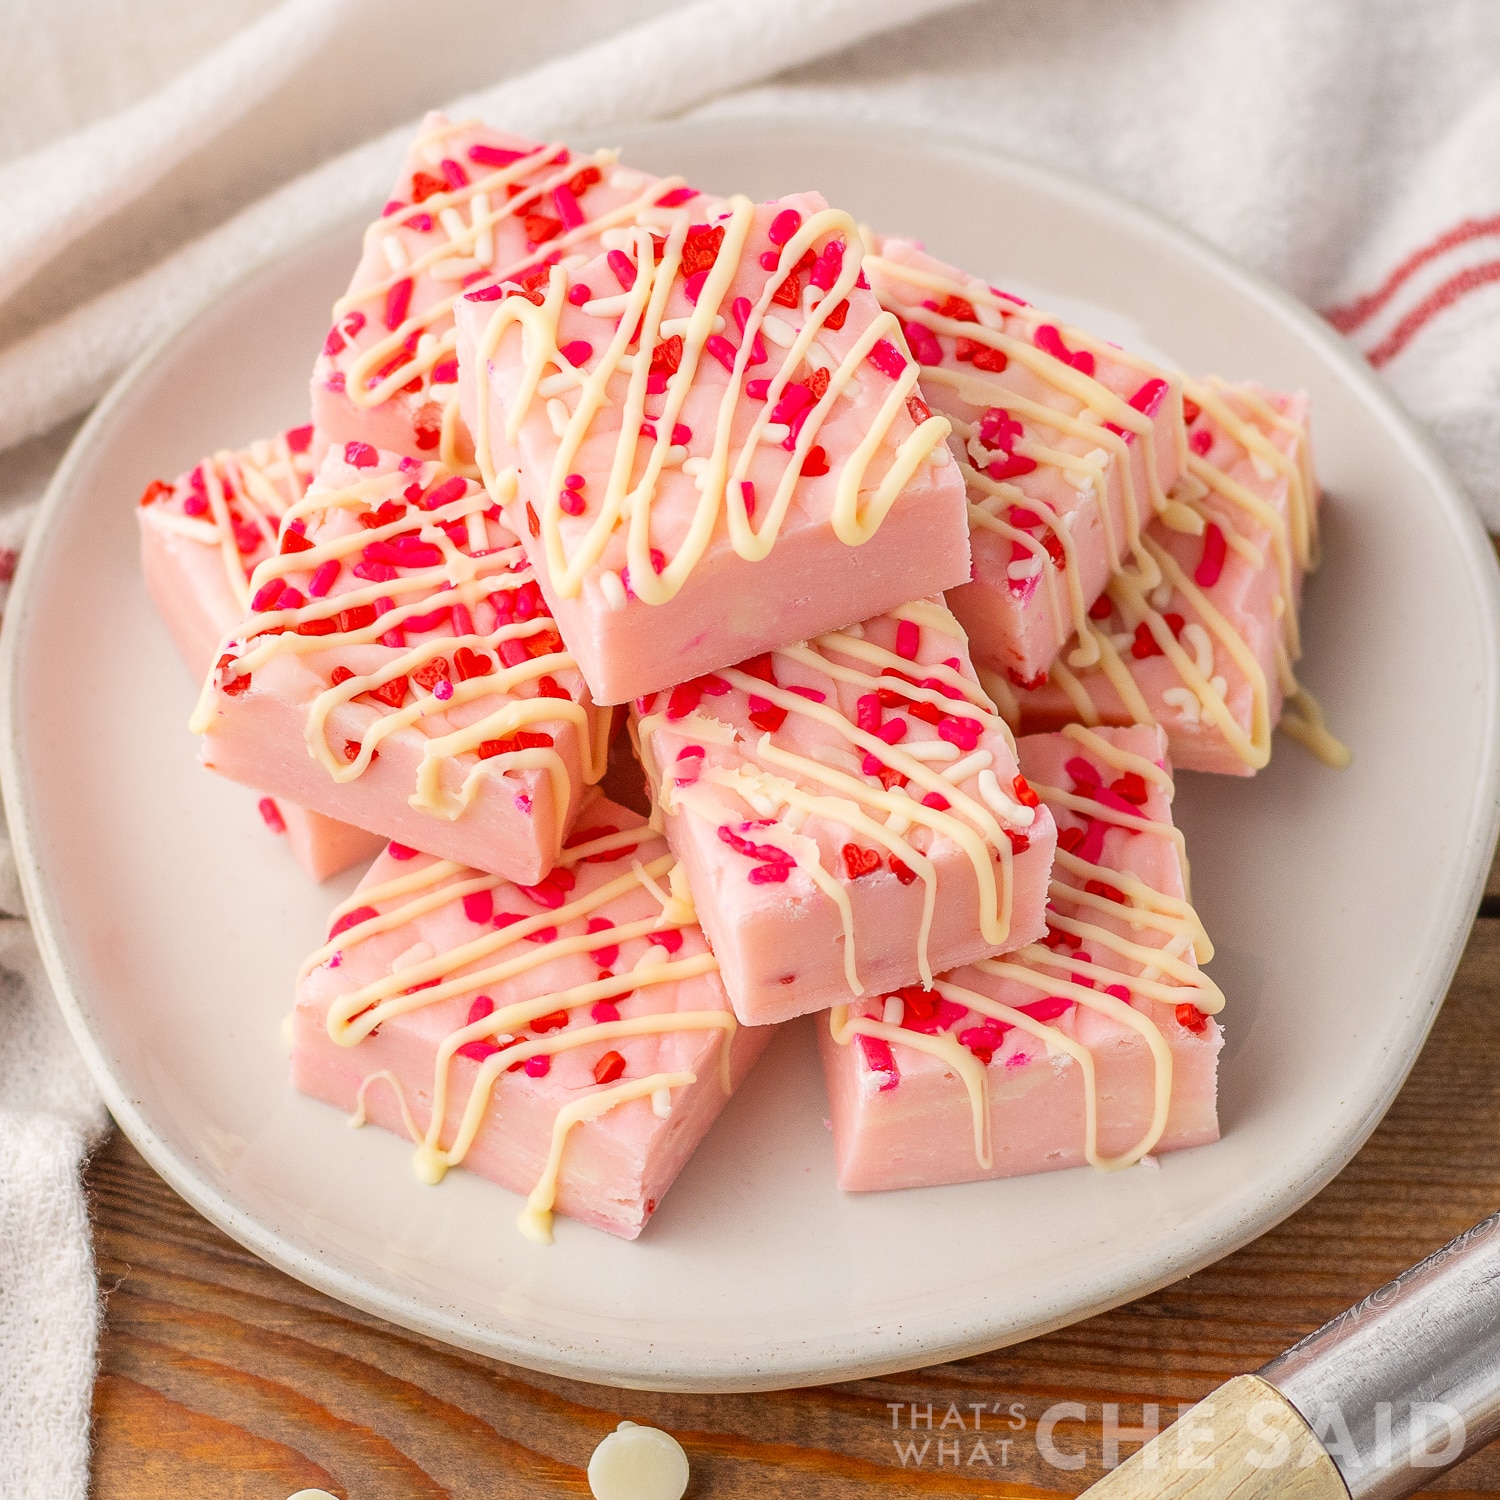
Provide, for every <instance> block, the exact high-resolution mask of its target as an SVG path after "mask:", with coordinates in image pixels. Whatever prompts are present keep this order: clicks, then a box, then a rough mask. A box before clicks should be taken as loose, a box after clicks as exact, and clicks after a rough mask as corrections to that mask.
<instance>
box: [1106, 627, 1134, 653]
mask: <svg viewBox="0 0 1500 1500" xmlns="http://www.w3.org/2000/svg"><path fill="white" fill-rule="evenodd" d="M1109 643H1110V645H1111V646H1113V647H1114V648H1115V650H1116V651H1124V650H1126V649H1127V648H1129V647H1130V646H1133V645H1134V644H1135V636H1134V635H1133V634H1132V633H1131V632H1130V631H1128V630H1122V631H1120V632H1119V634H1117V635H1112V636H1110V638H1109Z"/></svg>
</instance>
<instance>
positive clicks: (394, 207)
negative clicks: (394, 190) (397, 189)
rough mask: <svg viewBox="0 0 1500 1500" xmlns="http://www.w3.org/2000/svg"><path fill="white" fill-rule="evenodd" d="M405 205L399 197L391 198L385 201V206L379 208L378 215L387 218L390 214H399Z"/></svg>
mask: <svg viewBox="0 0 1500 1500" xmlns="http://www.w3.org/2000/svg"><path fill="white" fill-rule="evenodd" d="M405 207H406V205H405V204H404V203H403V202H402V201H401V200H400V199H399V198H391V199H389V200H388V201H387V203H386V205H385V207H384V208H382V209H381V210H380V217H381V218H382V219H388V218H390V216H391V215H392V214H399V213H400V212H401V210H402V209H403V208H405Z"/></svg>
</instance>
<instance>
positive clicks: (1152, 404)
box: [1130, 376, 1171, 417]
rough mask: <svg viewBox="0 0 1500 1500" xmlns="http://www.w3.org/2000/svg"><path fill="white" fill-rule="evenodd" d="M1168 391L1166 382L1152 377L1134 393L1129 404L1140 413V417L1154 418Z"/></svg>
mask: <svg viewBox="0 0 1500 1500" xmlns="http://www.w3.org/2000/svg"><path fill="white" fill-rule="evenodd" d="M1170 389H1171V387H1170V386H1168V384H1167V382H1166V381H1165V380H1163V379H1161V378H1160V376H1157V377H1154V378H1152V379H1151V380H1148V381H1147V382H1146V383H1145V384H1144V385H1143V386H1142V387H1141V388H1140V389H1139V390H1138V391H1137V392H1136V393H1135V395H1133V396H1132V397H1131V398H1130V404H1131V405H1132V406H1133V407H1134V408H1135V409H1136V410H1137V411H1138V412H1140V414H1141V415H1142V416H1144V417H1154V416H1155V415H1156V413H1157V411H1158V410H1159V409H1160V407H1161V403H1162V401H1163V399H1164V398H1165V396H1166V394H1167V392H1168V390H1170Z"/></svg>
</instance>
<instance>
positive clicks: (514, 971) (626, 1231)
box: [292, 797, 769, 1239]
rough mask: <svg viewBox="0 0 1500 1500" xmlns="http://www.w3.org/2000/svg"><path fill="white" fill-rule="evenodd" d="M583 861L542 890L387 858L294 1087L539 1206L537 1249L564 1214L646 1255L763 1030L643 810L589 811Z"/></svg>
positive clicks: (341, 928)
mask: <svg viewBox="0 0 1500 1500" xmlns="http://www.w3.org/2000/svg"><path fill="white" fill-rule="evenodd" d="M569 845H570V847H569V849H568V850H567V852H565V853H564V855H563V857H562V859H561V860H559V862H558V864H557V865H556V867H555V868H554V869H553V871H552V872H551V874H550V875H549V876H548V877H547V879H546V880H545V881H544V882H542V884H540V885H538V886H534V887H529V888H523V887H518V886H515V885H511V884H510V883H509V882H507V881H504V880H500V879H497V878H496V877H494V876H489V875H483V874H481V873H480V872H479V871H477V870H473V869H465V868H461V867H454V866H452V865H450V864H445V863H439V862H437V861H434V860H432V859H430V858H428V857H427V856H426V855H422V854H416V853H414V852H413V851H411V850H409V849H402V848H399V847H398V846H392V848H391V849H390V851H389V852H387V853H385V854H382V855H381V856H380V857H379V858H378V859H377V860H376V861H375V863H374V865H373V866H372V867H371V869H370V871H369V873H368V874H367V875H366V876H365V878H364V880H363V881H362V882H361V883H360V886H359V889H358V890H356V891H355V893H354V895H353V896H352V897H351V898H350V899H349V900H348V901H346V902H345V903H344V904H343V905H342V906H341V907H339V908H338V910H337V911H335V913H334V919H333V921H332V923H331V932H330V937H329V940H328V942H327V944H326V945H325V946H324V947H323V948H321V949H319V950H318V951H317V952H316V953H314V954H313V955H312V957H311V958H310V959H309V960H308V963H307V964H306V965H305V966H304V975H303V978H302V980H301V982H300V983H299V985H298V990H297V1008H296V1013H295V1019H294V1030H293V1048H292V1081H293V1082H294V1083H295V1085H296V1086H297V1088H299V1089H300V1090H302V1092H303V1093H306V1094H311V1095H312V1096H313V1097H314V1098H318V1099H323V1100H326V1101H327V1102H328V1103H330V1104H333V1105H336V1106H338V1107H339V1108H340V1109H343V1110H346V1111H349V1112H351V1113H354V1112H356V1111H358V1112H359V1113H360V1114H361V1115H362V1117H363V1118H365V1119H369V1120H373V1121H374V1122H375V1123H376V1124H377V1125H381V1126H383V1127H384V1128H385V1129H387V1130H391V1131H394V1132H395V1133H396V1134H398V1135H401V1136H406V1137H408V1138H410V1139H412V1140H413V1143H414V1144H415V1145H416V1147H417V1157H416V1166H417V1170H418V1172H419V1173H420V1175H422V1176H423V1177H424V1179H426V1180H428V1181H436V1180H438V1179H439V1178H440V1177H441V1176H442V1174H443V1173H444V1172H445V1171H446V1170H447V1169H448V1168H449V1167H452V1166H460V1165H461V1166H463V1167H466V1168H468V1169H469V1170H470V1171H472V1172H477V1173H479V1174H480V1176H482V1177H488V1178H490V1179H492V1180H493V1181H495V1182H498V1183H499V1184H500V1185H501V1186H502V1187H506V1188H509V1189H510V1190H511V1191H512V1192H516V1193H521V1194H524V1195H527V1196H528V1200H529V1201H528V1204H527V1207H526V1209H525V1210H523V1212H522V1215H521V1227H522V1229H523V1230H524V1231H526V1232H527V1233H529V1234H531V1235H532V1236H533V1237H534V1238H543V1239H545V1238H549V1237H550V1219H551V1214H552V1213H553V1212H554V1211H555V1212H557V1213H561V1214H566V1215H567V1216H568V1217H569V1218H573V1219H577V1220H579V1221H580V1222H582V1223H585V1224H590V1225H593V1226H594V1227H595V1228H598V1229H603V1230H606V1231H608V1232H609V1233H610V1234H617V1235H620V1236H621V1237H623V1238H625V1239H634V1238H635V1237H636V1235H638V1234H639V1233H640V1232H641V1230H642V1229H643V1228H644V1227H645V1225H646V1222H647V1220H648V1219H650V1217H651V1215H652V1214H653V1213H654V1212H655V1210H656V1208H657V1206H658V1205H659V1204H660V1202H661V1200H662V1197H663V1196H664V1195H665V1193H666V1191H667V1189H668V1188H669V1187H670V1186H671V1185H672V1181H673V1179H674V1178H675V1177H676V1176H677V1173H678V1172H679V1171H680V1170H681V1168H682V1165H683V1163H684V1162H686V1161H687V1159H688V1157H689V1156H690V1155H691V1154H692V1152H693V1150H694V1148H695V1147H696V1146H697V1144H698V1142H699V1141H700V1140H701V1139H702V1137H703V1134H704V1132H705V1131H707V1129H708V1127H709V1126H710V1125H711V1124H712V1123H713V1121H714V1119H715V1117H716V1116H717V1115H718V1113H719V1111H720V1110H721V1109H722V1108H723V1107H724V1104H725V1102H726V1100H727V1099H728V1097H729V1094H730V1092H731V1091H732V1090H733V1089H734V1088H736V1087H737V1086H738V1085H739V1083H740V1081H741V1079H742V1078H743V1077H744V1075H745V1074H746V1072H748V1070H749V1068H750V1066H751V1064H752V1063H753V1062H754V1061H755V1059H756V1057H757V1056H758V1055H759V1053H760V1050H761V1048H762V1047H763V1046H764V1045H765V1043H766V1041H767V1040H768V1037H769V1033H768V1032H767V1031H765V1030H763V1029H762V1030H748V1029H742V1028H737V1027H736V1025H735V1022H734V1017H733V1016H732V1014H731V1013H730V1011H729V1007H728V1003H727V1001H726V1000H725V996H724V990H723V987H722V986H721V985H720V983H719V980H718V977H717V975H716V973H715V971H714V967H715V966H714V960H713V955H712V954H711V953H710V952H709V951H708V946H707V944H706V943H705V942H704V940H703V934H702V933H701V932H700V931H699V929H698V928H697V927H696V926H695V925H694V924H693V922H692V920H691V914H690V908H689V907H688V906H687V904H686V903H685V902H682V901H680V900H677V899H676V898H674V897H672V896H671V895H670V888H671V885H672V877H671V866H672V857H671V855H670V854H669V853H668V851H667V847H666V844H665V843H664V841H663V840H662V839H661V838H660V837H659V836H657V835H655V834H653V833H651V832H650V830H649V829H648V828H647V827H646V826H645V820H644V819H642V818H641V817H640V815H639V814H637V813H633V812H630V811H629V810H628V809H626V808H623V807H618V806H616V805H614V804H612V803H610V802H608V801H606V800H605V799H604V798H602V797H595V798H593V799H592V800H591V801H590V803H589V805H588V807H587V808H586V809H585V811H584V812H583V814H582V816H581V818H580V822H579V827H578V828H577V830H576V831H575V832H574V834H573V835H572V837H571V838H570V840H569ZM653 886H654V887H655V889H653ZM663 898H665V899H663ZM564 1111H572V1112H573V1113H574V1114H575V1115H576V1116H577V1119H576V1122H575V1123H571V1124H570V1123H569V1120H568V1119H567V1118H565V1117H564V1118H560V1116H563V1112H564ZM466 1114H467V1115H468V1117H469V1119H470V1121H471V1128H468V1129H465V1123H464V1122H465V1117H466Z"/></svg>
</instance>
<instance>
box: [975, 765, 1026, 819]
mask: <svg viewBox="0 0 1500 1500" xmlns="http://www.w3.org/2000/svg"><path fill="white" fill-rule="evenodd" d="M979 795H980V796H981V797H983V798H984V800H985V801H986V802H988V803H989V805H990V808H991V810H992V811H994V812H996V813H998V814H999V815H1000V816H1001V817H1002V818H1004V819H1005V821H1006V822H1007V823H1014V824H1015V825H1016V827H1017V828H1030V827H1031V825H1032V824H1033V823H1034V822H1035V821H1036V809H1035V808H1031V807H1022V806H1021V804H1020V803H1019V802H1017V801H1016V800H1015V799H1014V798H1012V797H1007V796H1006V795H1005V793H1004V792H1003V791H1001V790H1000V782H999V781H998V780H997V779H996V776H995V773H994V772H993V771H981V772H980V773H979Z"/></svg>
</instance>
